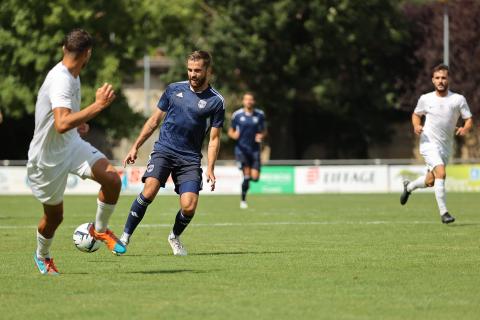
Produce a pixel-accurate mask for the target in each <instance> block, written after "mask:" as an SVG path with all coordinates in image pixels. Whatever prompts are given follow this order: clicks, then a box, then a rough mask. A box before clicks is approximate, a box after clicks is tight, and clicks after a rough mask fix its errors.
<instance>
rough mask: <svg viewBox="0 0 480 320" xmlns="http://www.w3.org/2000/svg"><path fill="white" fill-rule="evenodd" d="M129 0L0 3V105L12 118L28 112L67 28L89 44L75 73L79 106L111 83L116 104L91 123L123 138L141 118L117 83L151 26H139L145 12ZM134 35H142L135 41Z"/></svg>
mask: <svg viewBox="0 0 480 320" xmlns="http://www.w3.org/2000/svg"><path fill="white" fill-rule="evenodd" d="M140 4H141V2H139V1H134V0H125V1H102V0H96V1H78V0H77V1H73V0H56V1H32V0H30V1H17V0H5V1H2V2H1V4H0V24H1V25H0V42H1V43H2V50H1V51H0V65H2V68H1V69H0V87H1V88H2V90H0V105H1V108H2V110H3V112H4V113H5V114H6V115H7V116H9V117H13V118H19V117H22V116H23V115H25V114H30V113H32V112H33V110H34V106H35V98H36V93H37V91H38V89H39V87H40V85H41V84H42V82H43V80H44V78H45V76H46V73H47V71H48V70H49V69H50V68H52V67H53V66H54V65H55V64H56V63H57V62H58V61H59V60H61V57H62V49H61V44H62V40H63V37H64V35H65V34H66V33H67V32H68V31H70V30H71V29H73V28H76V27H80V28H83V29H85V30H87V31H89V32H90V33H91V34H92V35H93V36H94V38H95V42H96V43H95V46H94V50H93V55H92V59H91V61H90V63H89V65H88V66H87V67H86V68H85V70H84V71H83V72H82V74H81V78H82V101H83V102H82V106H86V105H89V104H90V103H91V102H93V100H94V98H95V95H94V93H95V90H96V88H97V87H98V86H100V85H101V84H103V83H104V82H110V83H112V84H113V85H114V86H115V88H116V91H117V96H118V98H117V100H116V101H115V103H113V104H112V106H111V107H110V109H109V110H108V111H107V112H104V113H103V114H102V115H101V116H100V117H98V118H97V119H94V120H93V121H92V123H95V124H97V125H99V126H100V127H101V128H103V130H105V131H106V132H107V133H108V134H109V136H112V137H115V138H118V137H122V136H126V135H128V134H129V131H130V128H131V127H132V126H135V125H138V124H139V123H140V122H141V120H142V117H141V116H140V115H139V114H136V113H133V112H132V111H131V109H130V108H129V107H128V104H127V102H126V99H125V97H124V96H123V94H122V91H121V86H120V85H121V83H122V82H123V81H125V80H126V79H128V78H129V76H130V75H132V74H133V73H134V72H135V68H136V66H135V62H136V60H137V59H138V58H139V57H141V56H143V54H144V52H145V51H146V50H147V49H148V43H149V40H151V39H152V38H153V37H149V35H152V31H153V30H152V28H151V26H149V25H148V24H147V23H143V21H144V19H146V18H145V17H146V16H147V12H145V10H144V7H143V6H141V5H140ZM139 35H142V36H141V37H140V36H139Z"/></svg>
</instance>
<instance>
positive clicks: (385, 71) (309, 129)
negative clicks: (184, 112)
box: [178, 0, 413, 159]
mask: <svg viewBox="0 0 480 320" xmlns="http://www.w3.org/2000/svg"><path fill="white" fill-rule="evenodd" d="M202 8H203V9H204V15H205V16H204V21H208V22H209V23H205V24H203V28H202V29H201V32H200V33H199V34H201V35H203V36H201V37H200V36H199V38H198V39H197V41H196V42H194V43H192V45H193V44H195V45H198V46H200V47H204V48H207V49H209V50H211V51H212V52H213V55H214V60H215V71H216V82H217V83H216V85H217V87H218V88H219V89H221V91H222V92H224V93H226V95H227V96H230V97H234V98H235V97H236V98H237V99H235V101H239V97H240V95H241V93H242V92H243V91H245V90H252V91H254V92H255V93H256V94H257V101H258V103H259V106H261V107H262V108H264V109H265V111H266V113H267V119H268V122H269V124H270V127H269V132H270V144H271V145H272V157H273V158H293V159H295V158H367V157H368V151H367V149H368V148H367V147H368V144H369V143H371V142H385V143H386V142H388V141H389V140H388V137H389V135H388V134H389V129H390V124H391V123H392V122H393V121H395V120H396V119H397V118H398V117H401V116H402V112H401V111H398V109H395V106H396V105H397V99H396V97H397V96H398V88H397V86H396V85H397V79H398V78H399V77H402V76H403V75H404V74H405V72H404V71H405V70H408V66H409V63H410V62H411V60H412V58H413V53H412V50H411V49H412V48H411V46H410V45H409V43H410V37H409V32H408V26H407V24H406V21H405V19H404V17H403V16H402V13H401V11H400V10H399V7H398V5H397V2H396V1H384V0H372V1H367V2H360V1H301V0H280V1H274V2H268V1H260V0H252V1H241V0H232V1H228V2H225V1H217V0H209V1H204V2H203V6H202ZM197 32H198V31H197ZM178 36H179V37H182V34H179V35H178ZM187 37H190V35H187ZM178 67H180V68H181V67H183V66H180V65H178ZM231 100H232V99H230V102H231ZM234 107H235V108H237V107H239V105H238V104H233V105H232V104H230V111H231V110H232V108H234Z"/></svg>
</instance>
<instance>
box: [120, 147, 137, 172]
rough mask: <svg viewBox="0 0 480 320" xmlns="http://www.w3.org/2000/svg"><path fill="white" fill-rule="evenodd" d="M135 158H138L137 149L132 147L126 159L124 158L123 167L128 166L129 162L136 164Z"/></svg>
mask: <svg viewBox="0 0 480 320" xmlns="http://www.w3.org/2000/svg"><path fill="white" fill-rule="evenodd" d="M135 160H137V149H135V148H132V149H130V151H129V152H128V154H127V156H126V157H125V159H123V167H124V168H126V167H127V164H134V163H135Z"/></svg>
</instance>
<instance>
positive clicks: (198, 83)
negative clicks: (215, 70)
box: [188, 77, 207, 90]
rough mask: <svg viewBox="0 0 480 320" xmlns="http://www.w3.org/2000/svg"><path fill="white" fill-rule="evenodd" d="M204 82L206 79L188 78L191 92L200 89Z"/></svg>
mask: <svg viewBox="0 0 480 320" xmlns="http://www.w3.org/2000/svg"><path fill="white" fill-rule="evenodd" d="M205 81H207V78H206V77H203V78H188V82H189V83H190V86H191V87H192V88H193V90H195V89H198V88H200V87H202V86H203V85H204V84H205Z"/></svg>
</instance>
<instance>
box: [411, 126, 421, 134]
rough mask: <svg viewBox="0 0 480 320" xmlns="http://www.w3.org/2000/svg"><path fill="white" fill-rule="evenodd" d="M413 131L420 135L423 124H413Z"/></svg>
mask: <svg viewBox="0 0 480 320" xmlns="http://www.w3.org/2000/svg"><path fill="white" fill-rule="evenodd" d="M413 131H414V132H415V134H416V135H421V134H422V132H423V126H415V127H413Z"/></svg>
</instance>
